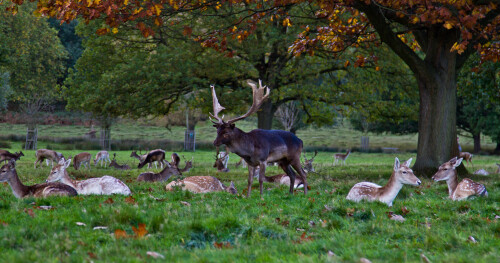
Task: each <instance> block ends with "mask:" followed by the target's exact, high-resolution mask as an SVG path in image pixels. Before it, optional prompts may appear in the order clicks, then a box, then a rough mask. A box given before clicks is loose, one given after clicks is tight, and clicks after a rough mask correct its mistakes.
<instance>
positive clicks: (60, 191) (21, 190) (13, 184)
mask: <svg viewBox="0 0 500 263" xmlns="http://www.w3.org/2000/svg"><path fill="white" fill-rule="evenodd" d="M0 182H7V183H8V184H9V185H10V188H11V189H12V192H13V193H14V196H16V197H17V198H23V197H30V196H33V197H47V196H75V195H77V192H76V190H75V189H74V188H73V187H71V186H68V185H65V184H61V183H45V184H35V185H24V184H23V183H21V180H19V177H18V175H17V171H16V161H14V160H10V161H9V162H8V163H7V164H5V165H4V166H2V168H0Z"/></svg>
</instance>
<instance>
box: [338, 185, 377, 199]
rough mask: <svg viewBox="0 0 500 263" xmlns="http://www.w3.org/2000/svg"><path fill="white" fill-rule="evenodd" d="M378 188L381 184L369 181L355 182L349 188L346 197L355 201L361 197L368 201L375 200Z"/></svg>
mask: <svg viewBox="0 0 500 263" xmlns="http://www.w3.org/2000/svg"><path fill="white" fill-rule="evenodd" d="M380 188H382V186H380V185H378V184H374V183H370V182H361V183H357V184H355V185H354V186H353V187H352V188H351V190H350V191H349V193H348V194H347V197H346V199H347V200H352V201H356V202H359V201H361V200H363V199H364V200H369V201H373V200H377V198H378V193H379V190H380Z"/></svg>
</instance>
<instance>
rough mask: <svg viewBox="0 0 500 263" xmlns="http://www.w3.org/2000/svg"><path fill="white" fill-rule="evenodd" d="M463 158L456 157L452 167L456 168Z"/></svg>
mask: <svg viewBox="0 0 500 263" xmlns="http://www.w3.org/2000/svg"><path fill="white" fill-rule="evenodd" d="M463 160H464V158H460V159H458V160H457V161H456V162H455V163H454V164H453V168H457V167H458V166H459V165H460V164H461V163H462V161H463Z"/></svg>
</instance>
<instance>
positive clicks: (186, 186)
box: [165, 176, 238, 195]
mask: <svg viewBox="0 0 500 263" xmlns="http://www.w3.org/2000/svg"><path fill="white" fill-rule="evenodd" d="M176 187H179V188H180V189H182V190H187V191H191V192H193V193H209V192H228V193H231V194H233V195H237V194H238V191H237V190H236V188H235V187H234V184H233V182H231V185H229V187H228V186H226V185H224V184H223V183H222V182H221V181H219V179H217V178H215V177H213V176H190V177H186V178H185V179H183V180H180V181H172V182H170V183H169V184H167V185H166V186H165V189H166V190H167V191H173V190H174V189H175V188H176Z"/></svg>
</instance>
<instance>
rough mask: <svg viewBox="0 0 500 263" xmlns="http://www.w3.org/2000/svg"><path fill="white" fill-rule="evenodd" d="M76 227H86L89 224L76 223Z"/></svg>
mask: <svg viewBox="0 0 500 263" xmlns="http://www.w3.org/2000/svg"><path fill="white" fill-rule="evenodd" d="M76 225H77V226H86V225H87V224H85V223H82V222H76Z"/></svg>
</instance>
